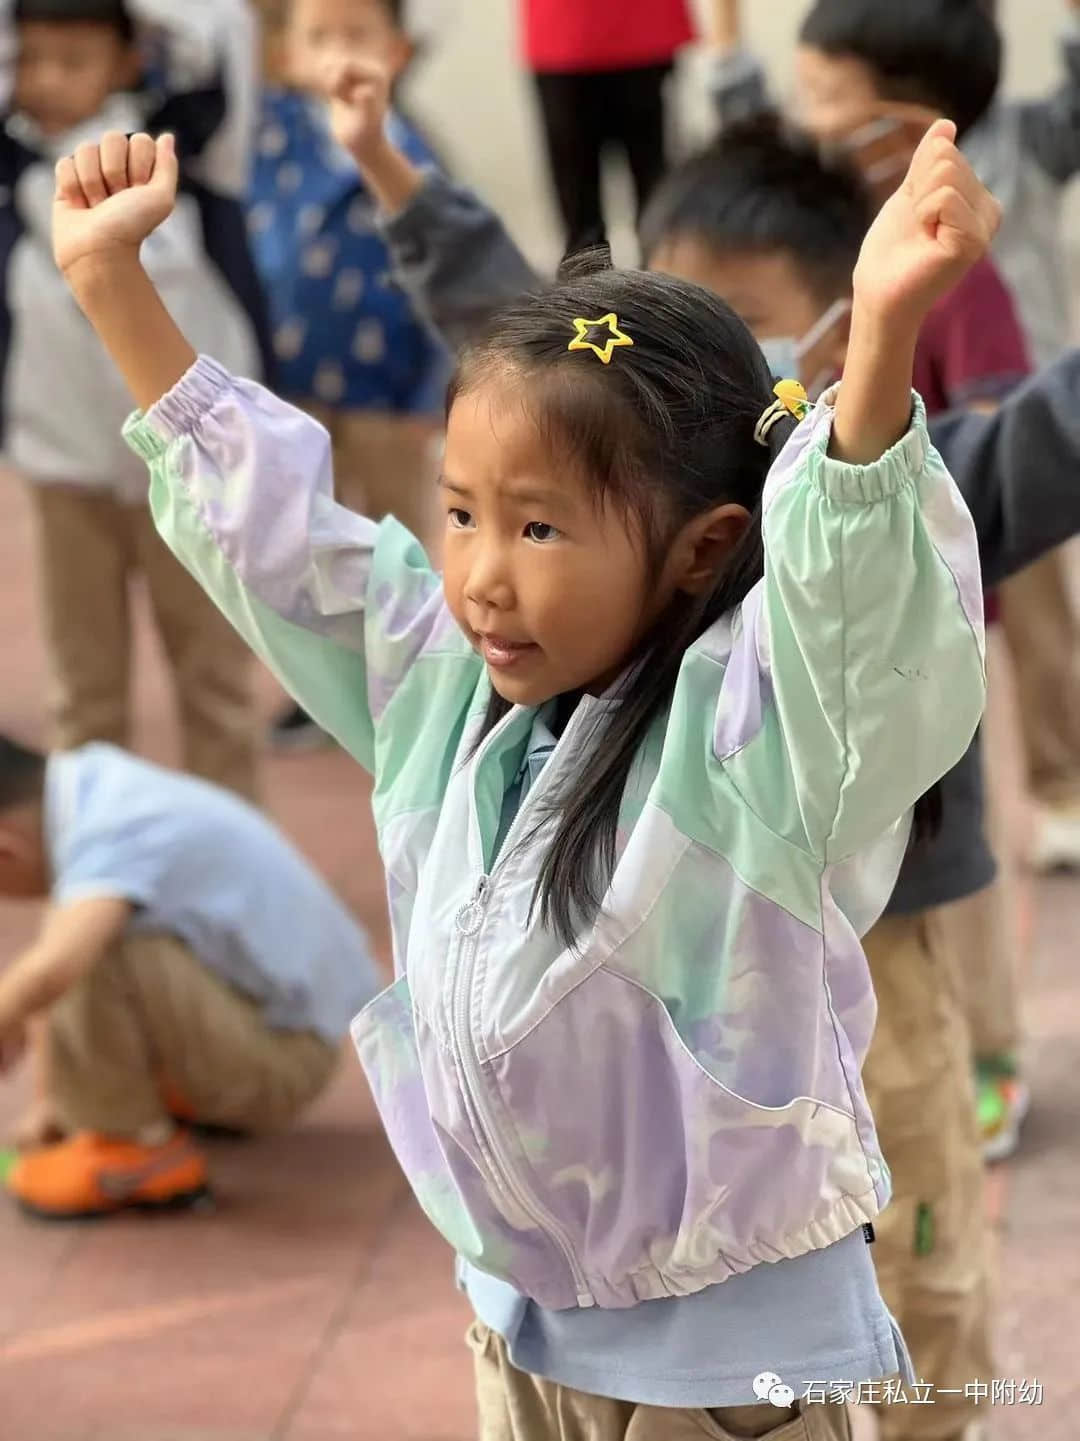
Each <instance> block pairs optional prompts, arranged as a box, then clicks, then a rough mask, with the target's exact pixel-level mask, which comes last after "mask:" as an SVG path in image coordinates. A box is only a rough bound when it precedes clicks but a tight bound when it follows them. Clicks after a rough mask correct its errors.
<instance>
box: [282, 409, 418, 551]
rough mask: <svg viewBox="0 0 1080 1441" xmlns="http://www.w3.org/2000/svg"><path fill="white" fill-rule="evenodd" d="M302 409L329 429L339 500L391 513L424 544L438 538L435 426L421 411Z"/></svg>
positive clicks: (362, 511)
mask: <svg viewBox="0 0 1080 1441" xmlns="http://www.w3.org/2000/svg"><path fill="white" fill-rule="evenodd" d="M303 408H304V409H305V410H306V411H307V413H308V414H309V415H311V416H312V417H313V418H314V419H315V420H317V421H319V422H320V423H321V424H322V425H324V426H325V427H326V429H327V430H328V431H329V432H330V440H331V443H332V445H333V450H334V490H335V494H336V496H337V499H338V500H339V501H340V503H341V504H342V505H345V506H348V508H349V509H350V510H354V511H356V513H357V514H358V515H366V516H368V517H369V519H371V520H382V519H383V517H384V516H387V515H393V516H396V517H397V519H398V520H400V521H401V523H402V525H404V526H405V527H406V529H408V530H410V531H411V532H412V534H413V535H415V536H416V538H417V540H419V541H420V542H421V543H422V544H423V545H425V546H430V545H431V543H432V541H433V540H434V539H436V538H437V537H436V522H437V516H438V504H437V501H438V495H437V491H436V480H437V478H438V451H437V443H438V429H437V427H435V426H433V425H432V423H431V422H430V421H429V420H427V419H425V418H424V417H422V416H416V417H413V416H402V415H382V414H379V413H377V412H373V411H366V410H353V411H350V410H344V411H342V410H331V409H330V408H329V407H327V406H323V405H316V404H313V403H311V402H308V401H305V402H304V406H303Z"/></svg>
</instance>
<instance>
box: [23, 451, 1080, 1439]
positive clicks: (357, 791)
mask: <svg viewBox="0 0 1080 1441" xmlns="http://www.w3.org/2000/svg"><path fill="white" fill-rule="evenodd" d="M0 481H2V484H0V588H2V594H3V597H4V600H3V606H2V608H0V656H2V657H3V680H4V684H3V691H2V693H0V695H2V700H0V726H4V727H7V728H10V729H13V730H17V731H22V732H23V733H24V734H26V735H28V736H34V735H37V734H40V731H41V725H42V695H43V690H42V686H43V665H42V657H41V648H40V644H39V641H38V637H37V628H36V623H35V617H34V608H33V603H32V598H31V595H30V591H29V574H30V572H29V561H28V537H27V531H26V517H25V513H24V510H23V507H22V504H21V501H20V498H19V495H18V491H17V489H16V488H15V486H14V484H13V483H12V482H10V481H9V480H7V479H6V478H0ZM142 639H143V640H144V642H146V644H145V645H144V649H143V655H144V662H143V665H142V667H141V675H140V685H139V716H140V741H141V743H142V745H143V746H144V748H145V749H146V750H147V751H149V752H150V753H151V754H152V755H154V756H156V757H160V758H163V759H169V758H171V756H172V754H173V734H172V727H171V723H170V717H169V707H168V697H167V694H166V693H165V688H164V686H163V684H162V676H161V670H160V666H159V664H158V662H157V658H156V656H155V655H153V654H152V648H151V647H150V645H149V641H148V638H147V637H145V636H144V637H142ZM274 695H275V693H274V690H273V687H272V686H271V685H270V684H269V683H267V685H266V687H265V700H266V706H267V711H268V712H269V711H270V710H271V709H272V707H273V704H274ZM267 777H268V785H269V794H270V803H271V807H272V809H273V811H274V813H275V814H276V815H277V816H278V818H279V819H280V820H281V822H282V823H283V825H285V827H286V828H287V829H288V830H289V831H290V832H291V833H292V834H293V835H294V836H295V837H296V838H297V839H298V840H299V842H300V843H301V844H302V845H303V846H304V847H305V849H306V850H307V851H308V852H309V854H310V855H311V856H312V857H313V858H314V860H315V861H316V862H317V863H318V864H319V865H320V866H321V867H322V868H323V869H324V870H325V871H326V873H327V874H328V875H329V876H330V877H331V879H332V880H333V881H334V883H335V884H337V885H338V886H339V887H340V888H341V889H342V891H343V892H344V893H345V895H346V896H347V897H348V899H349V900H350V902H351V903H352V904H353V905H354V906H355V908H356V910H357V912H358V914H359V915H360V916H361V917H362V918H363V920H364V921H365V923H366V924H367V925H368V926H369V927H370V929H371V931H372V934H373V936H374V937H375V940H376V943H377V945H378V947H379V948H380V952H381V954H382V955H383V957H384V959H385V953H386V944H387V938H386V925H385V915H384V911H383V905H382V900H381V888H380V887H381V883H380V877H379V871H378V861H377V857H376V854H375V848H374V840H373V836H372V830H371V824H370V819H369V814H368V807H367V787H366V785H365V782H364V780H363V778H362V776H361V775H360V773H359V772H358V771H357V770H356V768H355V767H353V766H352V765H351V764H349V763H348V762H347V761H345V759H344V758H343V757H341V756H340V755H338V754H336V753H330V754H323V755H318V756H315V757H310V758H295V759H289V760H279V761H274V762H272V763H270V764H268V767H267ZM33 919H34V918H33V916H32V915H30V914H27V913H25V912H22V911H16V910H14V909H12V908H11V907H9V906H0V944H2V947H3V950H2V952H0V956H2V955H6V954H8V953H10V951H11V950H12V949H13V948H14V947H15V946H16V945H17V944H18V943H19V941H20V940H21V939H22V938H24V937H25V936H26V935H27V934H28V933H29V931H30V930H31V928H32V925H33ZM1078 934H1080V885H1076V884H1071V883H1068V882H1060V883H1055V884H1053V885H1052V886H1048V887H1046V888H1045V889H1044V890H1043V892H1042V894H1041V905H1040V928H1039V936H1038V945H1037V949H1036V954H1035V957H1034V961H1033V968H1032V976H1031V981H1030V987H1029V990H1030V996H1031V1004H1030V1014H1029V1020H1030V1029H1031V1034H1032V1040H1033V1045H1032V1080H1033V1084H1034V1089H1035V1095H1036V1105H1035V1111H1034V1114H1033V1116H1032V1119H1031V1122H1030V1127H1029V1131H1028V1134H1027V1137H1026V1143H1025V1148H1024V1154H1023V1156H1022V1158H1021V1159H1020V1160H1019V1161H1018V1162H1017V1163H1016V1164H1015V1165H1014V1167H1013V1168H1012V1174H1011V1176H1010V1177H1009V1178H1008V1181H1009V1190H1010V1192H1011V1195H1010V1196H1009V1198H1008V1203H1007V1204H1006V1185H1005V1180H1006V1178H1005V1177H1003V1176H1001V1175H999V1176H998V1177H997V1178H995V1181H994V1184H993V1186H992V1188H991V1200H992V1204H993V1206H994V1209H995V1212H996V1213H997V1214H998V1215H999V1216H1000V1217H1001V1224H1002V1228H1003V1249H1002V1255H1003V1261H1002V1270H1003V1324H1002V1364H1001V1371H1002V1374H1003V1375H1010V1376H1015V1377H1021V1376H1025V1375H1026V1376H1029V1377H1030V1376H1037V1377H1038V1378H1039V1379H1040V1380H1041V1381H1042V1383H1043V1385H1044V1388H1045V1395H1046V1403H1045V1404H1044V1406H1043V1407H1042V1408H1040V1409H1035V1408H1028V1407H1023V1408H1021V1407H1016V1408H1014V1409H1012V1410H1010V1411H1002V1412H1001V1413H1000V1414H999V1415H998V1417H997V1426H996V1430H995V1433H994V1434H995V1437H997V1438H1000V1441H1029V1438H1031V1441H1034V1438H1035V1437H1036V1436H1038V1437H1039V1438H1040V1441H1074V1438H1075V1433H1076V1423H1075V1421H1069V1420H1068V1416H1069V1415H1070V1414H1072V1411H1071V1405H1070V1402H1071V1401H1072V1400H1073V1399H1080V1368H1077V1366H1076V1365H1075V1363H1074V1360H1073V1353H1072V1345H1073V1338H1074V1335H1075V1328H1077V1326H1078V1325H1080V1300H1078V1295H1080V1291H1078V1289H1077V1282H1078V1281H1080V1246H1078V1244H1077V1240H1076V1238H1077V1235H1078V1232H1080V1226H1078V1220H1080V1184H1078V1182H1080V1152H1078V1151H1077V1147H1076V1144H1075V1142H1076V1121H1077V1116H1078V1115H1080V1065H1078V1064H1077V1061H1078V1039H1080V979H1078V978H1077V976H1076V974H1075V968H1074V967H1073V966H1072V964H1071V961H1072V953H1073V945H1071V944H1070V942H1069V939H1068V938H1069V937H1070V936H1072V937H1076V936H1077V935H1078ZM20 1101H21V1086H20V1084H19V1083H17V1082H16V1083H12V1082H7V1083H0V1131H2V1130H3V1129H5V1128H6V1127H7V1126H8V1125H9V1124H10V1122H11V1121H12V1119H13V1118H14V1116H15V1115H16V1114H17V1111H18V1107H19V1105H20ZM213 1153H214V1154H213V1162H214V1170H215V1176H216V1182H217V1189H218V1194H219V1208H218V1211H217V1213H216V1214H215V1215H213V1216H210V1217H198V1218H196V1217H189V1218H184V1219H170V1220H163V1221H155V1222H148V1221H144V1220H122V1221H116V1222H112V1223H109V1224H108V1225H104V1226H97V1227H72V1228H68V1227H59V1228H50V1227H41V1226H37V1225H32V1224H28V1223H26V1222H24V1221H22V1220H20V1219H19V1218H18V1217H17V1216H16V1215H14V1214H13V1212H12V1211H11V1210H10V1209H9V1208H8V1207H6V1206H4V1205H2V1204H0V1441H341V1438H346V1437H348V1438H351V1441H466V1438H467V1437H469V1436H471V1435H472V1434H473V1432H472V1406H471V1399H470V1387H469V1374H468V1362H467V1359H466V1356H465V1355H464V1353H463V1350H462V1346H461V1334H462V1332H463V1330H464V1327H465V1324H466V1319H467V1317H466V1310H465V1307H464V1306H463V1305H462V1303H461V1301H460V1299H459V1298H458V1297H457V1296H456V1295H455V1292H454V1290H453V1287H452V1285H451V1279H450V1258H449V1256H448V1254H447V1252H446V1250H445V1248H444V1247H443V1246H442V1244H441V1242H439V1241H438V1240H437V1239H435V1238H434V1237H433V1235H432V1233H431V1231H430V1229H429V1228H428V1227H427V1226H426V1224H425V1223H424V1222H423V1220H422V1218H421V1217H420V1216H419V1214H418V1212H417V1210H416V1208H415V1207H414V1206H413V1204H412V1203H411V1201H410V1200H409V1197H408V1194H407V1191H406V1188H405V1186H404V1184H403V1182H402V1180H401V1178H400V1175H399V1173H398V1171H397V1169H396V1166H395V1164H394V1162H393V1159H392V1157H391V1156H390V1154H389V1151H388V1149H387V1147H386V1145H385V1143H384V1142H383V1140H382V1138H381V1136H380V1134H379V1130H378V1127H377V1125H376V1122H375V1120H374V1117H373V1114H372V1108H371V1104H370V1101H369V1100H368V1097H367V1095H366V1091H365V1088H364V1085H363V1083H362V1081H361V1080H360V1078H359V1076H358V1074H357V1068H356V1067H355V1065H352V1064H349V1063H348V1062H347V1063H346V1064H345V1065H344V1066H343V1068H342V1072H341V1075H340V1078H339V1080H338V1083H337V1084H336V1085H335V1087H334V1088H333V1090H332V1092H331V1093H330V1094H329V1095H328V1096H327V1097H326V1098H325V1100H324V1101H323V1102H322V1104H320V1105H319V1107H318V1108H317V1109H316V1110H315V1111H314V1112H313V1113H312V1114H311V1115H310V1116H309V1118H308V1119H307V1120H306V1122H305V1124H304V1125H303V1126H302V1127H301V1128H299V1129H298V1130H297V1131H296V1132H295V1133H293V1134H292V1135H289V1136H287V1137H283V1138H279V1139H276V1140H273V1141H259V1142H245V1143H216V1144H215V1145H214V1147H213Z"/></svg>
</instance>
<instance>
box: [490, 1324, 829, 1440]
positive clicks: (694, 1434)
mask: <svg viewBox="0 0 1080 1441" xmlns="http://www.w3.org/2000/svg"><path fill="white" fill-rule="evenodd" d="M468 1339H469V1346H470V1348H471V1350H472V1352H473V1356H474V1359H475V1363H476V1400H477V1407H478V1409H479V1413H480V1441H702V1438H703V1437H712V1438H713V1441H743V1438H746V1437H761V1436H767V1437H768V1438H769V1441H848V1438H849V1437H850V1436H851V1426H850V1422H849V1421H848V1415H847V1409H846V1407H844V1406H843V1405H842V1404H836V1403H832V1402H830V1403H825V1404H822V1405H810V1404H807V1403H805V1402H803V1403H801V1404H800V1403H796V1405H795V1406H793V1407H791V1409H790V1410H777V1408H776V1407H775V1406H771V1405H769V1404H765V1405H763V1406H730V1407H725V1408H724V1409H723V1410H720V1411H679V1410H674V1409H671V1408H668V1407H663V1406H635V1405H634V1404H633V1403H632V1402H629V1401H612V1400H609V1399H607V1398H606V1397H603V1396H589V1395H587V1394H586V1393H585V1392H584V1391H574V1390H571V1389H570V1387H568V1386H559V1385H556V1384H555V1382H553V1381H543V1380H541V1379H540V1378H539V1377H537V1376H530V1375H528V1374H527V1373H526V1372H524V1371H518V1370H517V1369H516V1368H515V1367H514V1366H512V1365H511V1364H510V1358H509V1355H508V1354H507V1348H506V1342H505V1341H504V1340H503V1339H502V1337H501V1336H499V1335H498V1334H497V1333H496V1332H494V1331H492V1330H490V1329H489V1328H488V1327H487V1326H484V1325H482V1324H481V1323H480V1322H479V1321H476V1322H474V1323H473V1325H472V1327H471V1328H470V1330H469V1337H468Z"/></svg>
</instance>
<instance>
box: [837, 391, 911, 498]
mask: <svg viewBox="0 0 1080 1441" xmlns="http://www.w3.org/2000/svg"><path fill="white" fill-rule="evenodd" d="M911 397H912V414H911V424H910V425H909V426H908V429H907V432H906V434H904V435H902V436H901V437H900V439H899V440H898V441H897V442H896V444H895V445H893V446H891V447H890V448H889V449H888V450H887V451H886V452H885V454H884V455H883V456H882V457H881V459H880V460H875V461H874V462H873V463H872V464H871V465H850V464H848V462H847V461H843V460H832V459H830V457H829V455H828V447H829V440H830V439H831V436H832V412H831V411H830V412H829V422H828V424H827V425H826V426H825V427H824V428H823V432H822V435H821V437H820V439H819V443H818V448H817V449H816V451H815V452H814V454H813V455H812V456H811V458H810V474H811V478H812V479H813V481H814V482H815V483H816V484H817V485H818V486H819V487H820V489H821V492H822V494H823V495H825V496H827V497H828V498H829V499H830V500H837V501H840V502H842V503H843V504H847V505H872V504H874V502H875V501H879V500H888V499H889V498H890V497H891V496H894V495H896V493H897V492H898V491H900V490H902V489H903V488H904V487H905V486H906V485H910V484H911V482H912V481H913V480H914V479H915V478H916V477H917V476H918V475H919V474H920V473H921V472H922V469H923V466H924V465H925V464H926V458H927V454H928V452H929V446H930V438H929V436H928V434H927V430H926V407H925V406H924V405H923V402H922V398H921V397H920V396H919V395H917V394H916V393H915V391H912V393H911Z"/></svg>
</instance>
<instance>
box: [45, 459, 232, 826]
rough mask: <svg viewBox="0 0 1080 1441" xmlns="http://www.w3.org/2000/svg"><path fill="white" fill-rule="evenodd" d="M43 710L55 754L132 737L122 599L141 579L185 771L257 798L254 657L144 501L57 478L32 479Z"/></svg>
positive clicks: (127, 630) (128, 632)
mask: <svg viewBox="0 0 1080 1441" xmlns="http://www.w3.org/2000/svg"><path fill="white" fill-rule="evenodd" d="M30 496H31V500H32V502H33V512H34V519H35V523H36V527H35V528H36V535H37V553H38V587H39V592H40V596H41V604H42V610H43V614H44V622H45V635H46V641H47V644H48V651H49V661H50V665H51V669H52V697H51V710H52V716H53V723H54V727H55V730H56V743H57V745H58V746H59V747H60V748H61V749H63V750H69V749H71V748H73V747H75V746H80V745H85V744H86V743H87V742H89V741H111V742H113V744H115V745H121V746H122V745H127V744H128V741H129V739H130V735H129V732H130V726H131V714H130V709H131V708H130V680H131V677H130V669H131V665H130V662H131V638H132V627H131V607H130V586H131V581H132V578H133V577H134V576H135V575H141V576H143V577H144V578H145V581H146V587H147V590H148V592H149V596H150V606H151V609H152V611H153V615H154V622H155V624H156V626H157V630H158V634H159V635H160V637H161V644H162V647H163V649H164V651H165V655H166V657H167V659H168V662H169V666H170V669H171V670H172V675H173V683H174V686H175V690H176V702H177V706H178V708H179V712H180V722H181V730H182V743H183V764H184V767H185V769H187V770H189V771H191V772H192V773H193V774H195V775H198V776H203V777H204V778H205V779H207V780H210V781H215V782H217V784H218V785H223V786H228V787H229V788H230V789H231V790H234V791H236V792H238V793H239V794H240V795H242V796H246V797H248V798H249V799H254V798H255V794H256V774H255V772H256V750H255V736H256V712H255V704H254V693H253V688H252V681H253V665H252V656H251V653H250V651H249V650H248V648H247V646H246V645H245V643H244V642H243V641H242V640H241V639H240V637H239V636H238V635H237V634H236V632H235V631H234V630H233V628H232V626H231V625H230V624H229V622H228V621H227V620H226V619H225V617H224V616H223V615H222V614H221V612H220V611H219V610H218V608H217V607H216V606H215V605H214V603H213V601H211V600H210V599H209V598H208V597H207V596H206V594H205V593H204V592H203V591H202V589H201V588H200V587H199V585H198V584H197V583H196V581H195V580H194V579H193V578H192V577H191V576H190V575H189V574H188V573H187V571H186V570H185V569H184V568H183V566H182V565H181V564H180V562H179V561H178V560H177V559H176V557H175V556H174V555H173V554H172V552H171V551H170V550H169V549H168V547H167V546H166V545H165V542H164V541H163V540H161V538H160V537H159V536H158V534H157V532H156V531H155V530H154V524H153V521H152V520H151V517H150V512H149V509H148V508H147V507H146V506H145V505H128V504H124V503H123V502H122V501H119V500H117V499H116V498H115V497H114V496H112V495H111V494H107V493H103V492H101V491H93V490H87V489H80V488H77V487H75V486H63V485H32V486H31V487H30Z"/></svg>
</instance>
